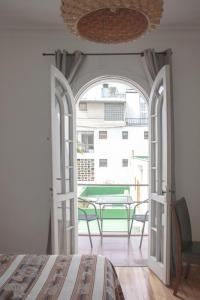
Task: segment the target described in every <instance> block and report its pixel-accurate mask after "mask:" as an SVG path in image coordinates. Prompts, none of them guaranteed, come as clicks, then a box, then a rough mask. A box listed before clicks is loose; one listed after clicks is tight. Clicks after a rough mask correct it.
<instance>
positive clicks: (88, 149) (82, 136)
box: [77, 131, 94, 153]
mask: <svg viewBox="0 0 200 300" xmlns="http://www.w3.org/2000/svg"><path fill="white" fill-rule="evenodd" d="M77 136H78V143H77V144H78V145H77V152H79V153H82V152H83V153H93V152H94V132H93V131H78V134H77Z"/></svg>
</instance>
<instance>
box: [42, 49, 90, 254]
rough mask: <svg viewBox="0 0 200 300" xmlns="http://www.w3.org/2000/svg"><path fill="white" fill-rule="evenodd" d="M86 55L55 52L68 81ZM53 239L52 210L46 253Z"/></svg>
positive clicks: (64, 51)
mask: <svg viewBox="0 0 200 300" xmlns="http://www.w3.org/2000/svg"><path fill="white" fill-rule="evenodd" d="M84 58H85V56H84V54H83V53H81V52H80V51H75V52H74V53H73V54H69V53H68V52H67V51H66V50H63V51H61V50H57V51H56V52H55V65H56V67H57V68H58V69H59V70H60V71H61V72H62V73H63V74H64V76H65V77H66V78H67V80H68V82H69V83H70V84H72V82H73V81H74V79H75V76H76V74H77V72H78V70H79V69H80V67H81V64H82V62H83V60H84ZM51 243H52V239H51V212H50V213H49V231H48V239H47V248H46V253H47V254H52V245H51Z"/></svg>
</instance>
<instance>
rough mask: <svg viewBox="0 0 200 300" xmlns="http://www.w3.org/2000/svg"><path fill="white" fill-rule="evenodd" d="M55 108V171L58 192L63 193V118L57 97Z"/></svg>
mask: <svg viewBox="0 0 200 300" xmlns="http://www.w3.org/2000/svg"><path fill="white" fill-rule="evenodd" d="M55 108H56V116H55V130H56V135H55V138H56V139H57V141H56V145H57V148H56V161H57V163H56V164H55V167H56V169H55V173H56V178H57V181H56V192H57V193H61V180H60V179H61V163H60V149H61V148H60V143H61V130H60V126H61V118H60V105H59V102H58V101H57V99H56V98H55Z"/></svg>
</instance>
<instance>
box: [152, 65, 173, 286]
mask: <svg viewBox="0 0 200 300" xmlns="http://www.w3.org/2000/svg"><path fill="white" fill-rule="evenodd" d="M149 120H150V139H149V153H150V165H149V168H150V172H149V174H150V189H149V199H150V214H149V267H150V268H151V269H152V271H153V272H154V273H155V274H156V275H157V276H158V277H159V278H160V279H161V280H162V281H163V282H164V283H165V284H169V280H170V224H171V221H170V203H171V194H170V191H171V87H170V67H169V66H164V67H163V68H162V69H161V70H160V72H159V73H158V75H157V77H156V79H155V81H154V83H153V86H152V90H151V95H150V107H149Z"/></svg>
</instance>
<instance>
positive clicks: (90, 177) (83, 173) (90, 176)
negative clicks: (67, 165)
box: [77, 159, 94, 181]
mask: <svg viewBox="0 0 200 300" xmlns="http://www.w3.org/2000/svg"><path fill="white" fill-rule="evenodd" d="M77 173H78V181H94V159H77Z"/></svg>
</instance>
